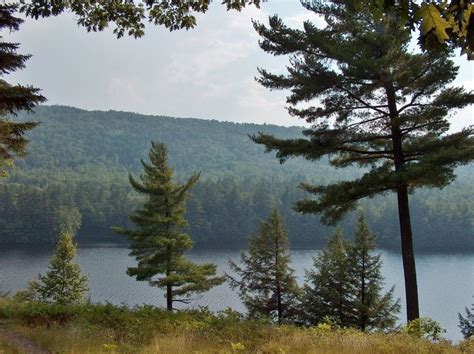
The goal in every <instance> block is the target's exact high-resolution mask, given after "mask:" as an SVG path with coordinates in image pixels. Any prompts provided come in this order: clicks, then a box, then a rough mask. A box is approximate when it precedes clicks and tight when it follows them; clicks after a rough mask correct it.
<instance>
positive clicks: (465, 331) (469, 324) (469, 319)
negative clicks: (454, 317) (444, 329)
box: [458, 306, 474, 339]
mask: <svg viewBox="0 0 474 354" xmlns="http://www.w3.org/2000/svg"><path fill="white" fill-rule="evenodd" d="M473 307H474V306H473ZM465 310H466V314H465V316H463V315H462V314H460V313H459V314H458V318H459V328H460V329H461V333H462V335H463V337H464V338H465V339H468V338H470V337H472V336H474V313H473V312H472V311H471V310H469V309H468V308H467V307H466V309H465ZM473 310H474V309H473Z"/></svg>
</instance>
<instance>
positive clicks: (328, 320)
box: [15, 142, 472, 340]
mask: <svg viewBox="0 0 474 354" xmlns="http://www.w3.org/2000/svg"><path fill="white" fill-rule="evenodd" d="M142 165H143V168H144V172H143V174H141V175H140V177H139V179H136V178H135V177H133V176H132V175H129V181H130V184H131V186H132V187H133V189H134V190H135V191H136V192H138V193H140V194H142V195H144V196H145V197H146V199H145V201H144V203H143V204H142V206H141V207H140V208H138V209H137V210H135V211H134V212H133V213H132V214H131V215H130V219H131V221H132V222H133V224H134V226H133V227H131V228H123V227H115V228H114V231H115V232H117V233H120V234H123V235H125V236H127V238H128V239H129V240H130V241H131V243H130V250H131V251H130V256H132V257H134V258H135V260H136V262H137V264H136V265H135V266H132V267H129V268H128V269H127V274H128V275H129V276H132V277H135V278H136V280H138V281H147V282H148V283H149V284H150V285H151V286H155V287H158V288H162V289H165V290H166V291H165V297H166V299H167V306H166V308H167V310H168V311H173V310H175V307H174V304H175V303H176V302H181V303H189V301H190V300H191V296H193V295H194V294H197V293H202V292H205V291H208V290H209V289H211V288H212V287H214V286H217V285H220V284H222V283H223V282H224V281H226V280H227V281H229V282H230V285H231V287H232V288H234V289H237V290H238V292H239V294H240V297H241V299H242V301H243V303H244V304H245V306H246V308H247V314H246V316H247V317H248V318H249V319H253V320H263V321H271V322H275V323H278V324H280V325H281V324H284V323H285V324H294V325H299V326H319V327H321V326H322V327H324V326H327V328H329V329H332V328H350V327H352V328H357V329H358V330H361V331H368V332H372V331H380V330H391V329H393V328H394V325H395V321H396V319H397V314H398V313H399V311H400V300H399V299H398V300H396V299H394V298H393V291H394V288H393V287H392V288H391V289H390V290H389V291H388V292H386V293H383V292H382V289H383V285H384V282H383V281H384V278H383V276H382V275H381V266H382V261H381V257H380V255H377V254H375V253H374V251H375V250H376V237H375V235H374V234H373V233H372V232H371V231H370V230H369V227H368V225H367V223H366V221H365V217H364V214H363V213H362V212H359V216H358V221H357V230H356V232H355V237H354V240H353V241H348V240H345V239H344V238H343V236H342V231H341V230H340V229H337V230H336V231H335V232H334V234H333V235H332V236H331V237H330V238H328V240H327V245H326V247H324V248H323V250H322V251H321V252H320V253H319V254H317V255H315V257H314V258H313V268H312V269H310V270H307V271H306V281H305V283H304V284H303V286H301V287H300V286H299V285H298V284H297V282H296V277H295V276H294V271H293V269H292V268H291V258H290V255H289V242H288V232H287V230H286V228H285V225H284V222H283V218H282V216H281V214H280V212H279V211H278V210H277V208H276V207H272V210H271V212H270V213H269V215H268V217H267V218H266V219H265V220H263V221H261V223H260V228H259V230H258V231H257V232H254V233H252V234H251V235H250V236H249V245H248V251H247V252H242V253H241V256H240V261H239V262H234V261H229V263H230V267H231V271H232V273H231V274H226V275H225V276H224V277H223V276H217V275H216V273H217V269H216V266H215V265H213V264H210V263H209V264H196V263H193V262H192V261H191V260H189V259H188V258H187V257H186V255H185V252H186V251H188V250H190V249H192V248H193V245H194V242H193V241H192V239H191V238H190V236H189V235H188V234H186V233H185V232H183V231H184V228H185V227H186V226H187V220H186V219H185V200H186V198H187V197H188V196H189V191H190V190H191V189H192V188H193V186H194V185H195V184H196V182H197V181H198V179H199V174H194V175H192V176H190V177H189V178H188V179H187V180H186V181H185V182H183V183H180V182H178V181H176V180H175V179H174V178H173V174H174V173H173V170H172V168H171V167H170V166H169V164H168V159H167V152H166V147H165V145H164V144H162V143H155V142H154V143H152V147H151V149H150V152H149V161H144V160H142ZM73 227H74V226H71V225H61V231H60V234H61V236H60V238H59V240H58V242H57V246H56V251H55V254H54V256H53V258H52V259H51V262H50V266H49V270H48V272H47V273H46V274H44V275H42V274H40V275H39V276H38V279H36V280H32V281H30V283H29V285H28V287H27V289H25V290H23V291H20V292H18V293H17V294H16V295H15V298H16V300H17V301H20V302H44V303H57V304H61V305H73V304H78V303H83V302H84V301H85V296H86V294H87V292H88V287H87V278H86V277H85V276H83V275H82V274H81V270H80V268H79V266H78V265H77V264H76V263H75V261H74V258H75V254H76V246H75V244H74V241H73ZM459 321H460V325H459V327H460V328H461V331H462V333H463V335H464V336H465V338H468V337H470V336H472V314H471V313H470V311H469V310H468V309H467V308H466V317H464V316H463V315H461V314H459ZM420 326H421V327H429V328H431V329H430V330H429V331H428V332H427V333H431V334H432V335H433V336H435V337H433V339H434V340H437V339H439V338H440V337H439V334H440V333H441V332H442V329H441V328H440V327H439V325H438V324H437V323H435V322H434V321H432V320H430V319H422V318H421V319H420V318H418V319H415V320H411V321H409V323H408V324H407V326H406V327H404V328H403V330H405V331H411V330H412V327H420Z"/></svg>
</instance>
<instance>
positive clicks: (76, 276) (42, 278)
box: [27, 232, 89, 305]
mask: <svg viewBox="0 0 474 354" xmlns="http://www.w3.org/2000/svg"><path fill="white" fill-rule="evenodd" d="M75 257H76V245H75V244H74V240H73V235H72V234H71V233H70V232H62V233H61V236H60V237H59V240H58V243H57V246H56V251H55V252H54V255H53V258H52V259H51V262H50V264H49V270H48V272H47V273H46V274H45V275H41V274H40V275H39V276H38V279H37V280H34V281H32V282H31V283H30V285H29V289H28V290H27V292H30V293H32V294H34V295H33V296H34V298H37V299H38V300H40V301H44V302H54V303H57V304H61V305H72V304H78V303H81V302H83V301H84V300H85V295H86V293H87V292H88V290H89V289H88V287H87V277H86V276H84V275H82V274H81V268H80V267H79V265H78V264H77V263H76V262H75V260H74V259H75Z"/></svg>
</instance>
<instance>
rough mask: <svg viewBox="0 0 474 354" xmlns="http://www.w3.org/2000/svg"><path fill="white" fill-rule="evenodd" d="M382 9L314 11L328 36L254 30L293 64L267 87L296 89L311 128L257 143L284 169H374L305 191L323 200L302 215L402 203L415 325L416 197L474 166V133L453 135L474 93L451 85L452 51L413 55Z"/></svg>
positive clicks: (292, 108) (351, 2)
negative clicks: (363, 202)
mask: <svg viewBox="0 0 474 354" xmlns="http://www.w3.org/2000/svg"><path fill="white" fill-rule="evenodd" d="M380 4H381V3H380V2H378V1H375V2H370V3H367V2H365V1H359V0H343V1H336V0H335V1H307V2H304V5H305V7H306V8H307V9H308V10H309V11H311V12H313V14H315V15H317V16H320V17H324V19H325V20H326V23H327V26H326V27H324V28H318V27H317V26H316V25H315V24H313V23H311V22H310V21H306V22H305V23H304V26H303V29H302V30H296V29H292V28H289V27H288V26H286V25H285V24H284V23H283V21H282V20H281V19H280V18H279V17H278V16H273V17H271V18H270V21H269V26H268V27H267V26H266V25H263V24H260V23H254V26H255V29H256V30H257V32H258V33H259V35H260V36H261V37H262V40H261V42H260V46H261V47H262V49H263V50H265V51H266V52H269V53H271V54H273V55H290V56H291V60H290V65H289V66H288V67H287V73H286V74H283V75H280V74H272V73H270V72H268V71H266V70H260V74H261V76H260V78H259V82H260V83H261V84H262V85H263V86H265V87H267V88H269V89H278V90H289V91H290V94H289V96H288V97H287V102H288V104H289V112H290V114H292V115H294V116H296V117H298V118H301V119H304V120H306V122H307V123H309V124H311V126H310V127H309V128H308V129H306V130H305V131H304V132H303V137H302V138H299V139H282V138H277V137H275V136H272V135H270V134H265V133H260V134H258V135H255V136H253V137H252V138H253V140H254V141H255V142H256V143H258V144H262V145H264V146H265V147H266V149H267V151H276V153H277V157H278V158H279V159H280V161H281V162H283V161H285V160H287V159H288V158H291V157H294V156H302V157H304V158H306V159H308V160H318V159H320V158H322V157H324V156H328V157H329V158H330V163H331V164H332V165H333V166H334V167H338V168H345V167H347V166H352V165H358V166H361V167H365V168H366V169H365V170H364V172H363V174H362V176H361V177H359V178H355V179H351V180H347V181H339V182H337V183H332V184H329V185H321V184H312V183H302V184H301V187H302V188H303V189H304V190H305V191H306V192H308V193H309V194H311V195H312V196H314V198H305V199H303V200H300V201H299V202H298V203H297V205H296V210H298V211H299V212H302V213H305V214H310V213H317V214H322V217H323V221H325V222H327V223H329V224H333V223H335V222H337V220H340V219H341V218H342V217H343V216H344V215H345V214H346V213H347V212H349V211H351V210H353V209H354V208H355V207H356V205H357V202H358V201H359V200H360V199H364V198H367V197H374V196H376V195H383V194H386V193H388V192H395V193H396V194H397V201H398V215H399V223H400V239H401V241H402V242H401V245H402V255H403V257H402V259H403V267H404V275H405V289H406V303H407V318H408V320H413V319H416V318H418V317H419V306H418V286H417V279H416V266H415V256H414V250H413V236H412V227H411V217H410V206H409V195H408V194H409V192H412V191H413V190H415V189H416V188H420V187H428V188H433V187H436V188H442V187H444V186H446V185H448V184H449V183H451V182H452V181H453V180H454V178H455V175H454V169H455V168H456V167H457V166H459V165H466V164H468V163H469V162H471V161H472V160H474V127H467V128H465V129H463V130H462V131H459V132H454V133H449V132H448V130H449V126H450V123H449V118H450V113H452V112H453V111H455V110H457V109H461V108H464V107H467V106H469V105H470V104H472V103H474V92H467V91H466V90H465V89H464V88H463V87H454V86H448V84H449V83H451V82H453V80H454V79H455V78H456V75H457V72H458V68H457V67H456V66H455V65H454V63H453V61H452V60H451V59H450V58H449V53H448V52H447V51H441V52H436V53H423V54H415V53H410V52H409V50H408V44H409V41H410V32H409V30H407V29H405V28H402V27H401V26H400V24H399V22H398V19H397V18H396V16H393V13H391V12H386V13H382V14H381V12H380V11H381V7H380ZM300 103H305V107H304V108H302V107H301V106H300V105H299V104H300ZM308 103H309V104H308ZM308 106H309V107H308Z"/></svg>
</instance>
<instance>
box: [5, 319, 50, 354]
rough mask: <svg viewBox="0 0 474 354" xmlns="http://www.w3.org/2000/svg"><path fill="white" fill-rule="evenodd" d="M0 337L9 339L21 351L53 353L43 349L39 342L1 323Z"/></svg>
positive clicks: (33, 353)
mask: <svg viewBox="0 0 474 354" xmlns="http://www.w3.org/2000/svg"><path fill="white" fill-rule="evenodd" d="M0 337H2V338H3V339H5V341H7V342H8V343H9V344H10V345H12V346H13V347H15V348H16V349H18V350H19V351H20V352H21V353H28V354H51V352H49V351H47V350H44V349H42V348H41V347H40V346H38V344H36V343H35V342H33V341H32V340H30V339H28V338H26V337H24V336H22V335H21V334H18V333H15V332H12V331H10V330H8V329H7V328H5V326H4V325H3V324H1V323H0ZM0 350H1V348H0ZM0 352H1V351H0Z"/></svg>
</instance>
